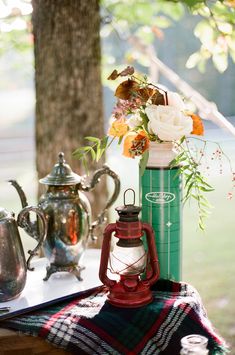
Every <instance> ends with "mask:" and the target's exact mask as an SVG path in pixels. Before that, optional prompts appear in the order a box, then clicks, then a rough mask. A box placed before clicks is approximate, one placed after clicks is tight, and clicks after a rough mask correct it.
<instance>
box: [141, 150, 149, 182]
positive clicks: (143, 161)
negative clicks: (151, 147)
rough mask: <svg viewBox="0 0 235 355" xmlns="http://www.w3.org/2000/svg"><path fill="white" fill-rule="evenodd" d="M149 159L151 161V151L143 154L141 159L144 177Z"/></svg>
mask: <svg viewBox="0 0 235 355" xmlns="http://www.w3.org/2000/svg"><path fill="white" fill-rule="evenodd" d="M148 159H149V151H148V150H146V151H145V152H144V153H143V154H142V157H141V159H140V164H139V165H140V175H141V176H143V175H144V171H145V168H146V165H147V163H148Z"/></svg>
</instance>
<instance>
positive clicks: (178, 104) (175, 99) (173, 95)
mask: <svg viewBox="0 0 235 355" xmlns="http://www.w3.org/2000/svg"><path fill="white" fill-rule="evenodd" d="M167 99H168V105H169V106H174V107H175V108H178V109H179V110H182V111H183V110H185V104H184V101H183V100H182V98H181V97H180V95H179V94H177V92H173V91H167Z"/></svg>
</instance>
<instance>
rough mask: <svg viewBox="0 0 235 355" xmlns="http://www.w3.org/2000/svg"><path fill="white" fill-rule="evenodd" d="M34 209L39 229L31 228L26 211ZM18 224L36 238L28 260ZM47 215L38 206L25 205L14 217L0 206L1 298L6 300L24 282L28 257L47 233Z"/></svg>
mask: <svg viewBox="0 0 235 355" xmlns="http://www.w3.org/2000/svg"><path fill="white" fill-rule="evenodd" d="M31 211H33V212H35V213H36V214H37V216H38V217H39V220H40V223H41V232H39V233H37V232H36V231H35V230H32V229H30V225H29V213H30V212H31ZM18 226H20V227H22V228H24V229H27V231H28V233H29V234H30V235H31V236H32V237H33V238H35V239H36V240H37V241H38V244H37V246H36V248H35V249H34V250H32V251H31V250H30V251H28V253H29V254H30V256H29V258H28V260H27V262H26V260H25V255H24V251H23V247H22V243H21V239H20V234H19V231H18ZM46 226H47V223H46V219H45V217H44V213H43V212H42V211H41V210H40V208H37V207H33V206H28V207H25V208H23V209H22V211H21V212H20V213H19V215H18V218H17V220H15V218H14V214H13V213H11V212H8V211H7V210H5V209H4V208H0V302H5V301H9V300H11V299H13V298H16V297H17V296H19V295H20V293H21V291H22V290H23V288H24V286H25V282H26V274H27V268H28V269H29V270H33V268H31V267H30V260H31V258H32V257H33V256H34V255H36V254H37V251H38V249H39V248H40V246H41V245H42V243H43V241H44V239H45V236H46Z"/></svg>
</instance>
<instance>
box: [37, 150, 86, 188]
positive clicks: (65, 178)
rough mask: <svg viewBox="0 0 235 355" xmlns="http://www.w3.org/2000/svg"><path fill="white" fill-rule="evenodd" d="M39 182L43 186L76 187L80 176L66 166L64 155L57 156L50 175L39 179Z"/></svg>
mask: <svg viewBox="0 0 235 355" xmlns="http://www.w3.org/2000/svg"><path fill="white" fill-rule="evenodd" d="M39 182H40V183H41V184H45V185H55V186H60V185H76V184H78V183H80V182H81V176H79V175H77V174H75V173H74V172H73V171H72V169H71V168H70V166H69V165H68V164H66V161H65V159H64V153H63V152H60V153H59V154H58V162H57V163H56V164H55V165H54V167H53V169H52V171H51V172H50V174H48V175H47V176H45V177H44V178H42V179H40V180H39Z"/></svg>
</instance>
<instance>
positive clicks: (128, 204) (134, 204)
mask: <svg viewBox="0 0 235 355" xmlns="http://www.w3.org/2000/svg"><path fill="white" fill-rule="evenodd" d="M127 191H132V192H133V203H132V204H130V203H129V204H126V193H127ZM127 205H132V206H134V205H135V191H134V190H133V189H127V190H126V191H125V192H124V206H127Z"/></svg>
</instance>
